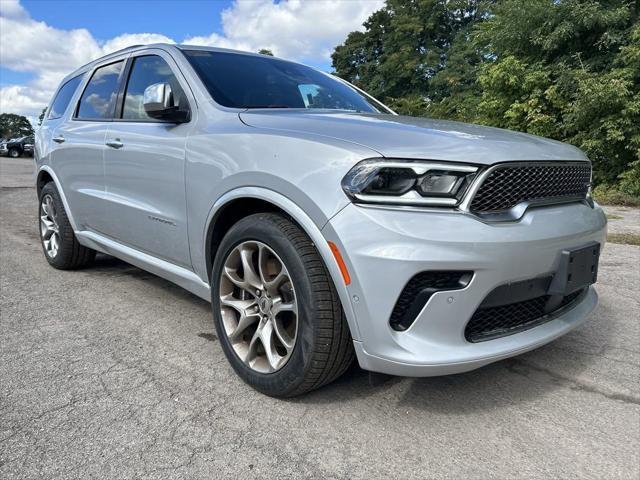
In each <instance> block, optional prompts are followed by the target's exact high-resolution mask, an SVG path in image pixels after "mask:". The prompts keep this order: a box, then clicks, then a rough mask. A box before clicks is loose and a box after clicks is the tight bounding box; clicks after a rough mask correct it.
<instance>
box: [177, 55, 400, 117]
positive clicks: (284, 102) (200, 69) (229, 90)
mask: <svg viewBox="0 0 640 480" xmlns="http://www.w3.org/2000/svg"><path fill="white" fill-rule="evenodd" d="M184 54H185V55H186V57H187V59H188V60H189V62H190V63H191V65H192V66H193V68H194V69H195V70H196V72H197V73H198V75H199V76H200V78H201V80H202V82H203V83H204V84H205V86H206V87H207V90H208V91H209V93H210V94H211V96H212V97H213V99H214V100H215V101H216V102H217V103H218V104H220V105H222V106H225V107H231V108H315V109H331V110H351V111H356V112H370V113H390V112H389V111H388V110H387V109H386V108H385V107H384V106H383V105H381V104H379V103H378V102H376V101H375V100H373V99H371V98H368V97H367V96H365V95H363V94H362V93H360V92H358V91H357V90H355V89H353V88H351V87H349V86H348V85H346V84H345V83H343V82H341V81H339V80H337V79H334V78H332V77H331V76H329V75H325V74H323V73H321V72H319V71H317V70H314V69H313V68H310V67H305V66H304V65H300V64H297V63H293V62H287V61H285V60H279V59H276V58H270V57H266V56H264V57H259V56H252V55H243V54H237V53H227V52H211V51H207V50H185V51H184Z"/></svg>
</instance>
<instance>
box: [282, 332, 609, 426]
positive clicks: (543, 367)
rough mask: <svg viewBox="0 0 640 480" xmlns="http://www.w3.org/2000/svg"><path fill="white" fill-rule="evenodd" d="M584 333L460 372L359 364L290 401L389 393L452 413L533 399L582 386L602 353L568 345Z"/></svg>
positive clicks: (404, 402)
mask: <svg viewBox="0 0 640 480" xmlns="http://www.w3.org/2000/svg"><path fill="white" fill-rule="evenodd" d="M584 334H585V332H584V331H581V330H580V329H578V330H577V331H575V332H571V333H569V334H567V336H565V337H563V338H561V339H558V340H556V341H555V342H552V343H550V344H548V345H545V346H543V347H540V348H538V349H536V350H533V351H531V352H528V353H525V354H522V355H520V356H517V357H513V358H509V359H505V360H501V361H499V362H496V363H492V364H490V365H487V366H484V367H482V368H479V369H477V370H473V371H470V372H466V373H460V374H456V375H446V376H440V377H423V378H408V377H394V376H389V375H382V374H376V373H373V374H372V373H370V372H367V371H365V370H362V369H361V368H359V367H358V366H357V365H356V364H354V365H353V366H352V367H351V368H350V369H349V371H348V372H346V373H345V374H344V375H343V376H342V377H341V378H339V379H337V380H336V381H335V382H333V383H331V384H330V385H326V386H324V387H322V388H321V389H319V390H316V391H313V392H310V393H309V394H307V395H304V396H302V397H296V398H293V399H290V400H289V401H291V402H296V403H302V404H309V405H314V404H331V403H340V402H352V401H355V400H358V399H362V398H366V397H371V398H372V399H373V398H376V399H378V400H376V402H379V401H380V400H379V399H381V398H386V399H387V401H388V402H389V403H390V408H398V409H402V408H405V409H415V410H422V411H427V412H432V413H442V414H449V415H450V414H454V415H467V414H470V413H474V412H483V411H493V410H495V409H499V408H503V407H507V406H509V405H512V404H516V403H517V404H523V403H527V402H533V401H536V400H537V399H539V398H541V397H544V396H547V395H549V394H550V393H551V392H553V391H555V390H557V389H559V388H567V387H568V388H572V389H575V388H580V386H579V383H578V382H577V381H576V380H574V379H575V378H579V376H580V374H581V372H583V371H585V370H588V369H589V368H590V366H591V365H592V364H593V363H594V362H596V361H597V358H598V357H597V356H593V355H580V353H579V352H575V351H571V350H570V349H566V348H565V346H569V345H572V344H573V343H575V342H577V343H581V344H584ZM576 353H577V355H576ZM547 365H552V367H547ZM391 404H392V405H391Z"/></svg>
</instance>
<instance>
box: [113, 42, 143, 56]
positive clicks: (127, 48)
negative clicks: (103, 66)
mask: <svg viewBox="0 0 640 480" xmlns="http://www.w3.org/2000/svg"><path fill="white" fill-rule="evenodd" d="M136 47H144V45H143V44H142V43H139V44H137V45H129V46H127V47H124V48H121V49H120V50H115V51H113V52H109V53H107V55H113V54H114V53H120V52H124V51H125V50H129V49H130V48H136ZM107 55H104V56H105V57H106V56H107Z"/></svg>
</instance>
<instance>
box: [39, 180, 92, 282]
mask: <svg viewBox="0 0 640 480" xmlns="http://www.w3.org/2000/svg"><path fill="white" fill-rule="evenodd" d="M38 200H39V202H38V205H39V207H38V218H39V227H40V228H39V230H40V243H41V244H42V250H43V252H44V256H45V258H46V259H47V262H49V265H51V266H52V267H54V268H57V269H60V270H75V269H79V268H83V267H86V266H87V265H89V264H91V262H93V259H94V258H95V256H96V252H95V250H92V249H90V248H87V247H83V246H82V245H80V243H79V242H78V239H77V238H76V236H75V234H74V233H73V228H72V227H71V223H70V222H69V218H68V217H67V212H66V211H65V209H64V204H63V203H62V199H61V198H60V194H59V193H58V189H57V188H56V185H55V184H54V183H53V182H49V183H47V184H46V185H45V186H44V187H42V190H41V191H40V197H39V199H38ZM47 205H49V206H47ZM51 207H53V213H51V212H50V211H51ZM52 215H53V217H52ZM47 242H49V243H47ZM52 242H55V245H56V246H57V248H55V249H54V248H53V246H52Z"/></svg>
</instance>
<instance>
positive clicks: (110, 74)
mask: <svg viewBox="0 0 640 480" xmlns="http://www.w3.org/2000/svg"><path fill="white" fill-rule="evenodd" d="M123 64H124V62H123V61H120V62H116V63H112V64H110V65H105V66H104V67H100V68H98V69H97V70H96V71H95V72H94V73H93V76H92V77H91V80H89V84H88V85H87V88H85V90H84V92H83V93H82V97H81V98H80V104H79V105H78V115H77V118H79V119H82V120H105V119H110V118H113V115H114V110H115V106H116V98H117V97H118V79H119V77H120V71H121V70H122V65H123Z"/></svg>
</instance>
